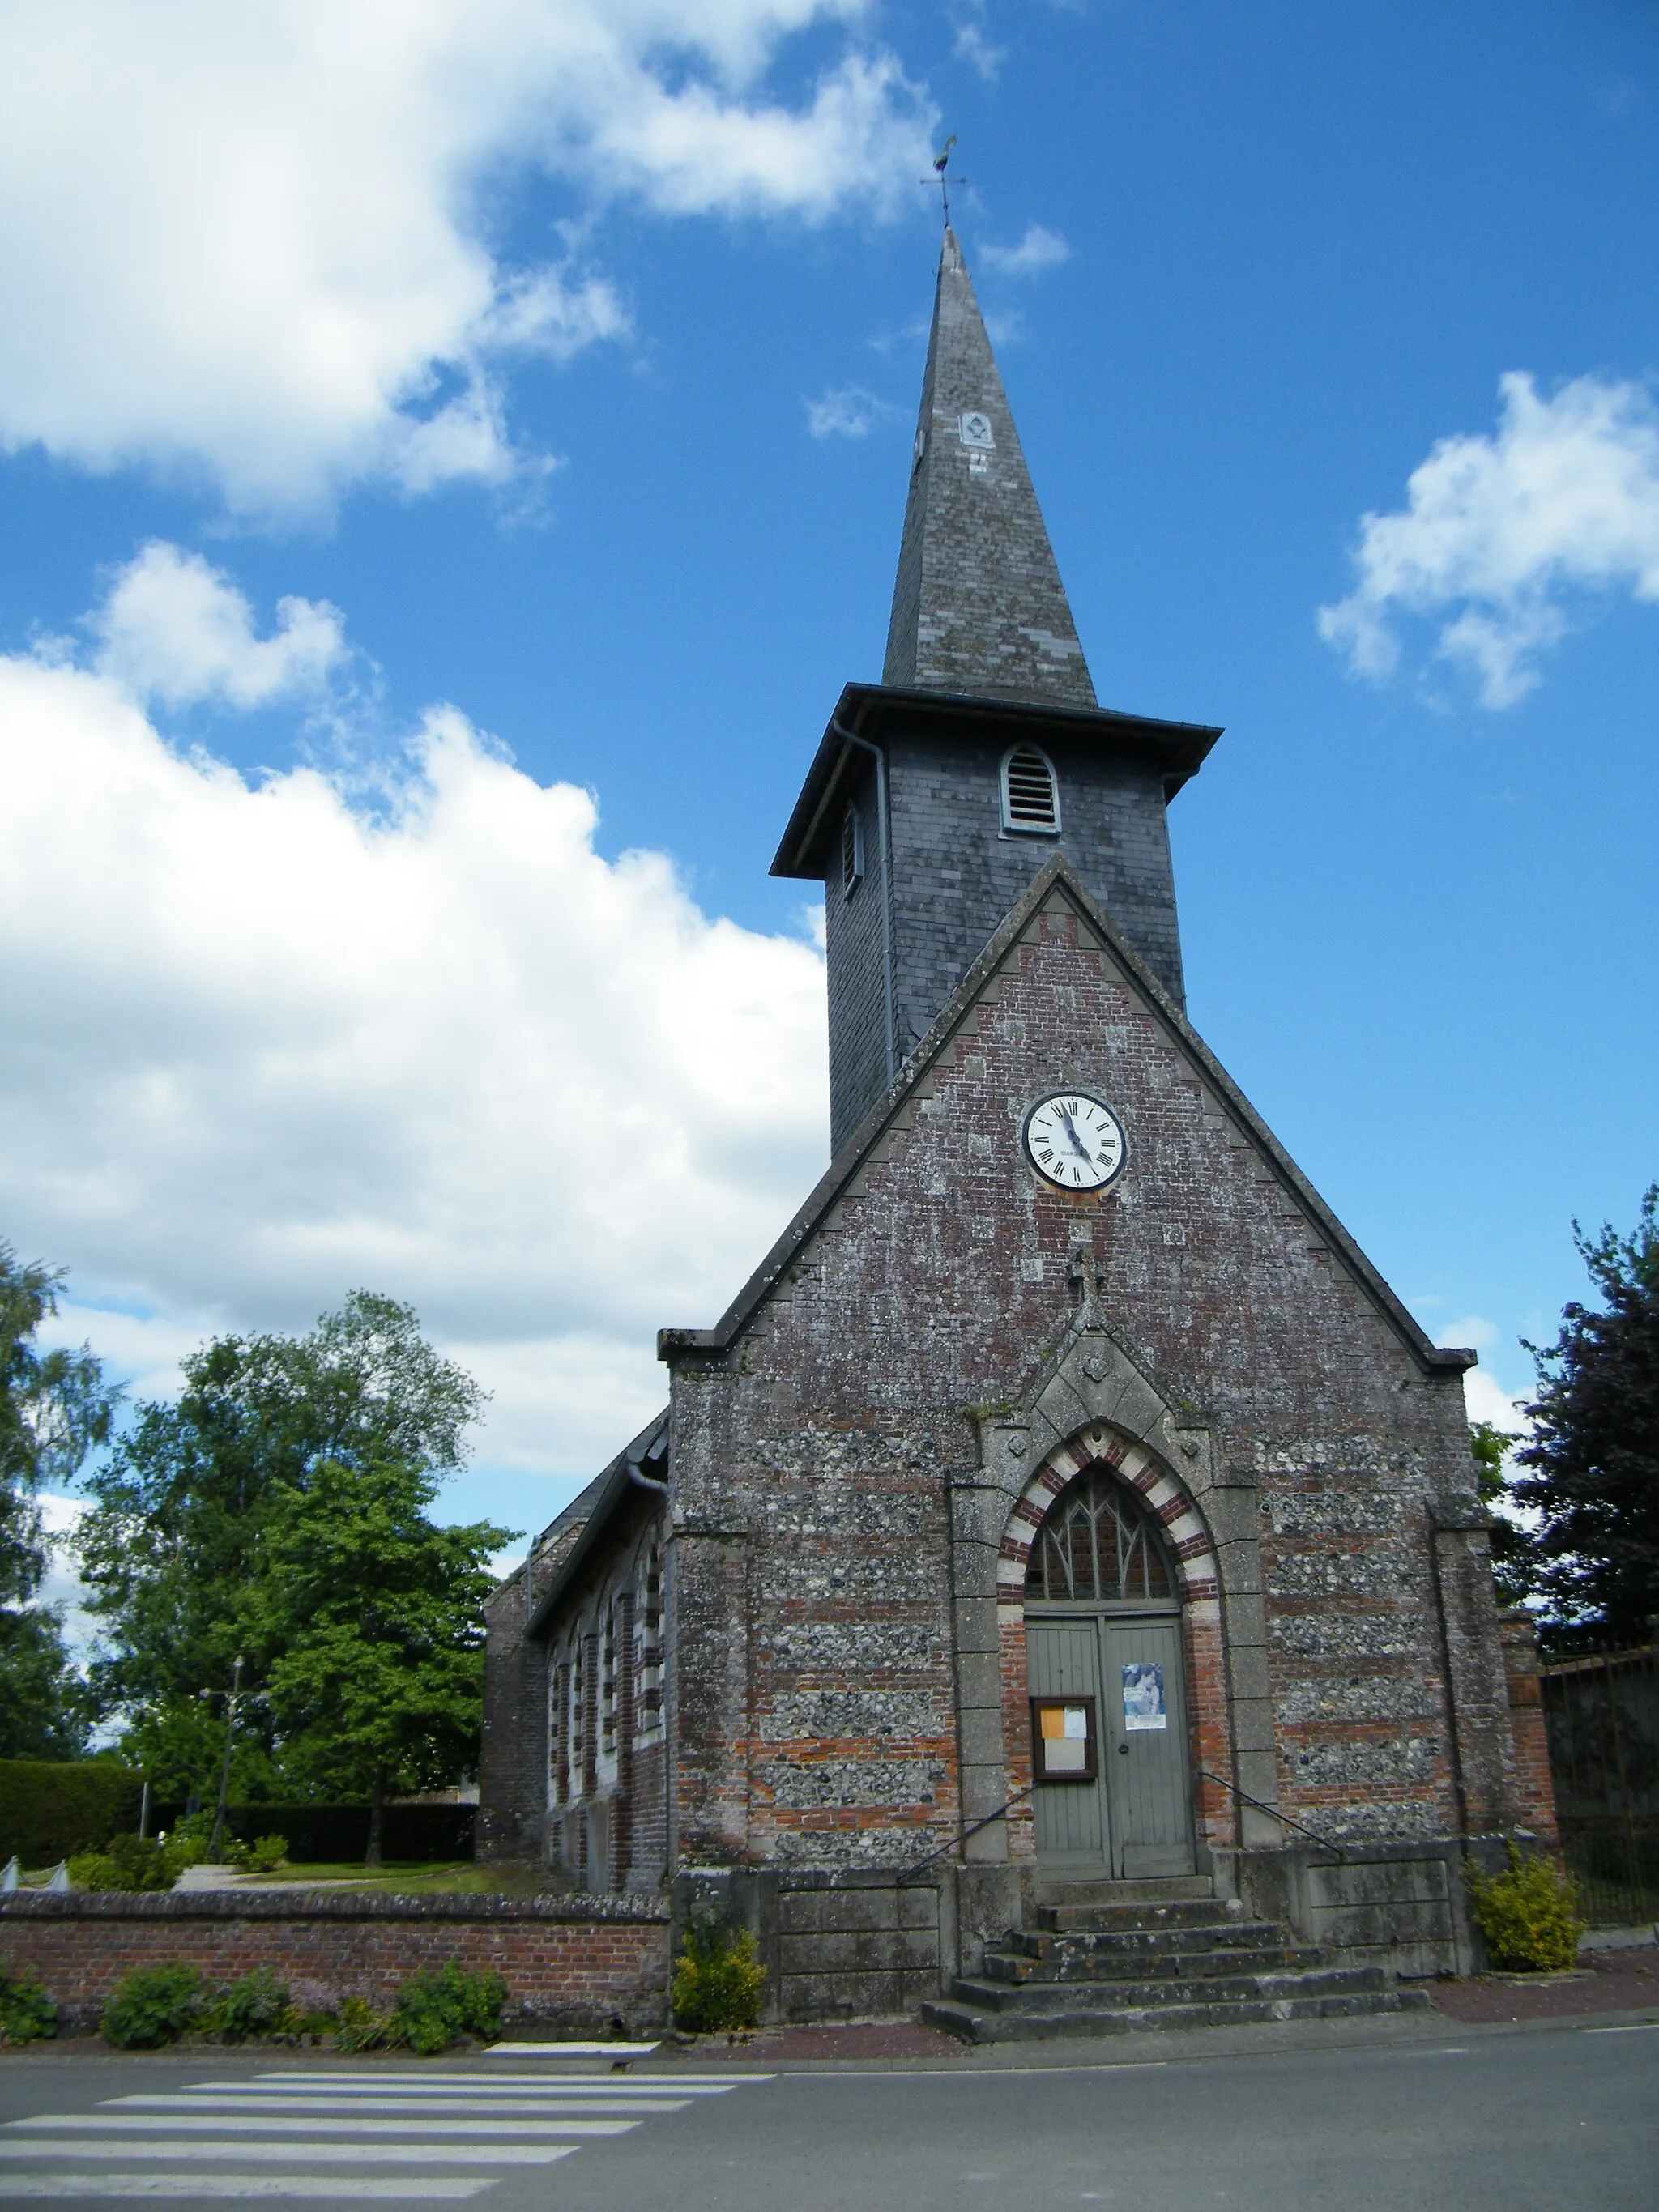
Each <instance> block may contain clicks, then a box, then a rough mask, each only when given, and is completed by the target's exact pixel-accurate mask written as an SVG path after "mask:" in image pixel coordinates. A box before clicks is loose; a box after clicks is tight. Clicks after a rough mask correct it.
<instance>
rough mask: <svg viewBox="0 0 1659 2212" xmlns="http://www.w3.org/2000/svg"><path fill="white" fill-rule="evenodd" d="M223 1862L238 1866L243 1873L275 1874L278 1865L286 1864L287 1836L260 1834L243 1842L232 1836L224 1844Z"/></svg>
mask: <svg viewBox="0 0 1659 2212" xmlns="http://www.w3.org/2000/svg"><path fill="white" fill-rule="evenodd" d="M225 1863H226V1864H227V1865H228V1866H234V1867H240V1869H241V1870H242V1872H243V1873H244V1874H275V1873H276V1869H277V1868H278V1867H281V1866H286V1865H287V1864H288V1838H287V1837H286V1836H261V1837H259V1838H258V1839H257V1841H255V1842H253V1843H251V1844H244V1843H239V1842H238V1841H237V1839H236V1838H235V1837H234V1836H232V1837H231V1838H229V1840H228V1842H227V1844H226V1845H225Z"/></svg>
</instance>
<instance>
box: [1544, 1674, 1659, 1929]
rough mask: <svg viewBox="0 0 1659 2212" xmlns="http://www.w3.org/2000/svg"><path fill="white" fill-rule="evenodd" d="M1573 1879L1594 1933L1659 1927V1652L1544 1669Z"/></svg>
mask: <svg viewBox="0 0 1659 2212" xmlns="http://www.w3.org/2000/svg"><path fill="white" fill-rule="evenodd" d="M1539 1683H1540V1687H1541V1691H1542V1692H1543V1700H1544V1722H1545V1726H1546V1728H1547V1730H1548V1735H1549V1747H1550V1772H1551V1775H1552V1777H1553V1780H1554V1784H1555V1808H1556V1817H1557V1819H1558V1820H1559V1823H1560V1828H1561V1850H1562V1854H1563V1856H1564V1857H1565V1860H1566V1863H1567V1870H1568V1872H1569V1873H1570V1874H1571V1875H1572V1876H1573V1878H1574V1880H1575V1881H1577V1885H1578V1893H1579V1899H1580V1904H1581V1908H1582V1910H1583V1914H1584V1917H1585V1918H1586V1919H1587V1920H1589V1922H1590V1923H1591V1925H1592V1926H1595V1927H1604V1928H1605V1927H1617V1926H1620V1925H1624V1926H1628V1925H1631V1924H1632V1923H1636V1922H1638V1921H1644V1920H1645V1921H1651V1920H1655V1919H1659V1650H1656V1649H1655V1647H1654V1646H1653V1645H1651V1644H1644V1645H1643V1646H1642V1647H1641V1648H1640V1649H1638V1650H1632V1651H1598V1652H1592V1653H1589V1654H1588V1655H1587V1656H1583V1657H1581V1658H1573V1659H1558V1660H1556V1661H1554V1662H1553V1663H1547V1664H1546V1665H1545V1666H1544V1667H1543V1668H1541V1669H1540V1673H1539Z"/></svg>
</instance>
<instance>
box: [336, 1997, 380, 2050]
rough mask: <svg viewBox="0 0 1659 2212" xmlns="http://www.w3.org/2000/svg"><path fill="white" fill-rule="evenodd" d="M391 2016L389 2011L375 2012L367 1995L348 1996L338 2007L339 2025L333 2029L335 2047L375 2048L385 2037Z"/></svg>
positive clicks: (346, 2048)
mask: <svg viewBox="0 0 1659 2212" xmlns="http://www.w3.org/2000/svg"><path fill="white" fill-rule="evenodd" d="M391 2018H392V2015H390V2014H389V2013H384V2012H376V2011H375V2009H374V2006H373V2005H372V2004H370V2002H369V2001H368V1998H367V1997H348V1998H347V1999H346V2001H345V2002H344V2003H343V2005H342V2006H341V2007H340V2020H339V2025H338V2027H336V2029H335V2031H334V2041H335V2045H336V2047H337V2049H338V2050H341V2051H374V2050H375V2049H377V2048H378V2046H379V2045H381V2044H382V2043H384V2042H385V2041H386V2029H387V2027H388V2026H389V2024H390V2022H391Z"/></svg>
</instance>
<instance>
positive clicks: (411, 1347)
mask: <svg viewBox="0 0 1659 2212" xmlns="http://www.w3.org/2000/svg"><path fill="white" fill-rule="evenodd" d="M184 1382H185V1387H184V1389H183V1391H182V1392H181V1394H180V1395H179V1399H178V1401H177V1402H176V1403H174V1404H172V1405H164V1404H148V1405H145V1406H143V1407H140V1409H139V1412H138V1416H137V1420H136V1421H135V1422H134V1424H133V1425H132V1427H131V1431H129V1433H128V1434H127V1435H126V1436H125V1437H124V1438H123V1439H122V1441H121V1443H119V1444H118V1447H117V1449H116V1450H115V1451H114V1453H113V1454H112V1456H111V1459H110V1461H109V1462H108V1464H107V1465H106V1467H104V1468H100V1470H99V1471H98V1472H97V1473H96V1474H94V1476H93V1477H92V1479H91V1480H90V1481H89V1482H88V1485H87V1487H88V1490H89V1491H90V1492H91V1493H92V1496H93V1498H94V1505H93V1508H92V1510H90V1511H89V1512H88V1514H87V1516H86V1517H85V1519H84V1520H83V1521H82V1524H81V1527H80V1529H79V1531H78V1532H77V1547H78V1550H79V1553H80V1557H81V1562H82V1577H83V1578H84V1580H85V1581H86V1583H88V1587H89V1589H90V1590H91V1592H92V1598H91V1609H92V1611H93V1613H94V1615H95V1616H96V1617H97V1619H98V1620H99V1621H100V1626H101V1629H102V1632H103V1640H104V1643H105V1645H106V1656H104V1657H103V1658H102V1659H101V1660H100V1662H98V1663H97V1664H96V1665H95V1666H94V1668H93V1670H92V1679H93V1686H94V1692H95V1693H96V1695H97V1697H98V1699H99V1703H100V1708H101V1709H102V1710H103V1711H106V1712H107V1711H125V1713H127V1714H128V1715H129V1716H130V1717H131V1723H132V1736H133V1739H134V1747H135V1748H138V1747H142V1746H143V1744H144V1743H146V1742H148V1741H154V1742H155V1746H156V1747H157V1748H162V1747H165V1749H166V1751H167V1757H168V1759H169V1761H170V1767H169V1771H170V1774H171V1777H172V1779H173V1783H174V1786H177V1785H178V1783H179V1781H181V1780H182V1779H183V1778H184V1775H183V1769H184V1766H185V1763H186V1762H187V1761H189V1760H191V1759H194V1758H196V1757H198V1756H199V1757H201V1758H202V1759H203V1760H204V1763H203V1765H201V1766H200V1768H199V1769H197V1771H195V1772H194V1774H193V1775H192V1776H191V1780H192V1782H193V1783H194V1784H195V1785H196V1786H197V1787H201V1788H203V1789H205V1788H207V1787H208V1786H209V1784H210V1782H211V1781H212V1780H213V1779H214V1778H216V1774H217V1771H218V1764H219V1759H220V1756H221V1754H222V1747H223V1734H222V1722H221V1721H220V1720H219V1719H218V1718H217V1715H218V1714H219V1713H220V1711H222V1701H221V1702H220V1703H219V1704H216V1705H214V1707H213V1708H212V1714H211V1716H210V1717H209V1718H208V1721H207V1723H206V1725H205V1726H204V1707H203V1704H202V1692H204V1691H207V1692H214V1691H220V1692H222V1691H225V1690H228V1688H229V1686H230V1681H231V1675H232V1670H233V1668H234V1663H235V1660H236V1657H237V1655H238V1654H239V1653H241V1654H244V1655H246V1659H247V1662H248V1664H247V1670H246V1674H245V1677H244V1686H245V1687H246V1688H249V1689H251V1690H257V1689H260V1688H262V1687H263V1686H264V1676H265V1674H266V1672H267V1671H268V1668H269V1662H270V1656H271V1651H272V1648H273V1647H272V1645H271V1644H270V1609H269V1607H267V1606H266V1605H265V1603H264V1595H263V1589H262V1584H263V1581H264V1576H265V1574H266V1571H267V1569H268V1565H269V1555H268V1542H267V1539H268V1533H269V1529H270V1522H271V1520H272V1516H273V1515H274V1514H275V1513H276V1510H278V1507H279V1505H280V1504H282V1502H283V1500H284V1499H286V1498H289V1495H290V1494H295V1493H297V1494H303V1493H304V1492H305V1491H306V1490H307V1487H308V1486H309V1485H310V1484H311V1483H312V1481H313V1480H314V1479H315V1477H316V1475H317V1472H318V1470H319V1468H322V1467H325V1466H328V1467H331V1468H366V1467H368V1466H370V1465H373V1464H374V1463H376V1462H379V1461H380V1460H382V1459H385V1458H392V1459H395V1460H398V1461H399V1462H403V1463H405V1464H407V1465H408V1466H410V1468H414V1469H416V1470H418V1471H419V1472H420V1473H421V1474H422V1475H424V1476H428V1477H431V1478H433V1479H438V1478H440V1477H441V1476H442V1475H444V1474H447V1473H449V1472H451V1471H453V1469H454V1468H456V1467H457V1466H459V1463H460V1462H461V1460H462V1458H463V1456H464V1452H465V1442H464V1438H465V1429H466V1426H467V1425H468V1423H469V1422H470V1421H471V1420H472V1419H475V1418H476V1416H477V1413H478V1412H479V1411H480V1409H481V1407H482V1406H483V1392H482V1391H481V1390H480V1389H478V1386H477V1384H476V1383H474V1382H473V1381H472V1380H471V1376H468V1375H466V1374H465V1372H464V1371H463V1370H461V1369H460V1368H459V1367H457V1366H455V1365H454V1364H453V1363H452V1362H451V1361H449V1360H447V1359H445V1358H441V1355H440V1354H439V1353H438V1352H435V1351H434V1350H433V1348H432V1346H430V1345H429V1344H428V1343H427V1342H426V1340H425V1339H424V1338H423V1337H422V1334H421V1328H420V1322H419V1320H418V1318H417V1317H416V1314H415V1312H414V1310H412V1308H410V1307H409V1306H407V1305H403V1304H398V1302H397V1301H396V1300H394V1299H392V1298H386V1297H377V1296H375V1295H374V1294H373V1293H371V1292H368V1291H355V1292H354V1293H353V1294H352V1295H351V1296H350V1297H349V1298H347V1299H346V1300H345V1302H344V1304H343V1305H342V1306H341V1308H340V1310H338V1312H337V1313H331V1314H325V1315H324V1316H323V1317H322V1318H321V1319H320V1320H319V1322H318V1323H317V1325H316V1327H315V1328H313V1329H312V1330H310V1331H309V1332H308V1333H307V1334H305V1335H303V1336H285V1335H282V1334H263V1335H252V1336H242V1335H228V1336H222V1337H217V1338H216V1339H214V1340H213V1341H212V1342H210V1343H209V1344H206V1345H204V1346H203V1347H202V1349H201V1351H199V1352H194V1353H192V1354H191V1357H190V1358H187V1359H186V1360H185V1362H184ZM238 1738H239V1748H238V1751H237V1754H236V1756H237V1759H238V1761H239V1765H238V1767H237V1768H236V1769H235V1770H234V1771H235V1772H236V1776H237V1780H238V1784H239V1787H242V1788H246V1787H248V1786H249V1785H250V1783H251V1782H254V1781H255V1780H256V1778H257V1775H258V1772H259V1771H265V1772H269V1771H270V1769H269V1760H270V1755H271V1754H272V1752H273V1749H274V1739H273V1735H272V1722H271V1718H270V1711H269V1708H268V1707H266V1706H264V1705H257V1704H256V1705H252V1707H251V1708H250V1709H249V1717H247V1718H246V1720H245V1722H244V1723H242V1724H240V1725H239V1729H238ZM192 1745H194V1746H195V1747H196V1748H194V1749H192ZM262 1762H263V1763H264V1764H263V1768H262V1764H261V1763H262Z"/></svg>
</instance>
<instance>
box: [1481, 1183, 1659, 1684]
mask: <svg viewBox="0 0 1659 2212" xmlns="http://www.w3.org/2000/svg"><path fill="white" fill-rule="evenodd" d="M1656 1210H1659V1184H1656V1185H1654V1186H1652V1187H1651V1188H1650V1189H1649V1190H1648V1192H1647V1194H1646V1195H1645V1196H1644V1199H1643V1200H1642V1211H1641V1217H1640V1219H1639V1220H1638V1223H1637V1225H1636V1227H1635V1229H1634V1230H1633V1231H1632V1233H1631V1234H1630V1235H1629V1236H1628V1237H1620V1236H1619V1235H1617V1234H1616V1232H1615V1231H1613V1229H1612V1228H1611V1227H1610V1226H1608V1225H1605V1224H1604V1225H1603V1226H1602V1229H1601V1234H1600V1235H1599V1236H1597V1237H1587V1236H1586V1235H1585V1234H1584V1233H1583V1231H1582V1230H1581V1229H1580V1228H1579V1226H1578V1225H1577V1222H1575V1223H1574V1224H1573V1241H1574V1243H1576V1244H1577V1248H1578V1252H1579V1255H1580V1257H1581V1258H1582V1259H1583V1262H1584V1265H1585V1267H1587V1268H1588V1270H1589V1277H1590V1280H1591V1282H1592V1283H1593V1285H1595V1291H1596V1292H1597V1294H1598V1296H1599V1299H1600V1304H1599V1305H1597V1306H1586V1305H1582V1304H1578V1303H1577V1302H1575V1303H1573V1304H1571V1305H1569V1306H1567V1307H1566V1308H1565V1310H1564V1312H1563V1314H1562V1317H1561V1329H1560V1334H1559V1335H1558V1337H1557V1338H1556V1340H1555V1342H1554V1344H1553V1345H1552V1346H1550V1347H1549V1348H1548V1349H1547V1351H1545V1350H1541V1349H1540V1348H1539V1347H1538V1346H1536V1345H1528V1346H1527V1349H1528V1351H1529V1352H1531V1353H1532V1354H1533V1357H1534V1360H1535V1361H1536V1363H1537V1368H1538V1395H1537V1396H1536V1397H1535V1398H1534V1400H1533V1401H1532V1404H1531V1405H1530V1406H1529V1407H1528V1413H1530V1414H1531V1416H1532V1420H1533V1434H1532V1437H1531V1439H1530V1441H1529V1442H1528V1443H1526V1444H1525V1445H1523V1446H1522V1449H1520V1450H1519V1451H1518V1452H1516V1455H1515V1456H1516V1463H1517V1465H1518V1466H1520V1467H1521V1468H1523V1469H1524V1470H1526V1472H1525V1473H1523V1474H1522V1476H1521V1477H1520V1479H1519V1480H1516V1483H1515V1484H1514V1485H1513V1494H1514V1496H1515V1497H1516V1499H1517V1500H1518V1501H1519V1502H1520V1503H1521V1504H1523V1505H1530V1506H1534V1507H1536V1509H1537V1510H1538V1512H1539V1514H1540V1516H1541V1522H1540V1527H1539V1530H1538V1534H1537V1537H1536V1539H1535V1540H1534V1541H1535V1547H1536V1551H1537V1555H1538V1557H1539V1559H1540V1560H1541V1572H1540V1575H1539V1587H1540V1588H1541V1590H1542V1592H1543V1594H1544V1595H1545V1596H1546V1598H1547V1600H1548V1601H1549V1606H1550V1611H1551V1615H1552V1618H1553V1621H1554V1623H1555V1625H1556V1626H1557V1629H1558V1632H1559V1633H1558V1640H1570V1639H1571V1636H1572V1634H1573V1632H1575V1631H1577V1632H1579V1633H1581V1634H1583V1633H1584V1632H1594V1633H1595V1634H1596V1635H1598V1636H1600V1637H1604V1638H1612V1639H1613V1640H1615V1641H1619V1642H1626V1641H1629V1642H1632V1643H1634V1642H1638V1641H1640V1642H1645V1641H1646V1640H1647V1638H1648V1637H1649V1636H1650V1634H1651V1633H1652V1630H1653V1621H1654V1618H1655V1615H1656V1614H1659V1219H1656Z"/></svg>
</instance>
